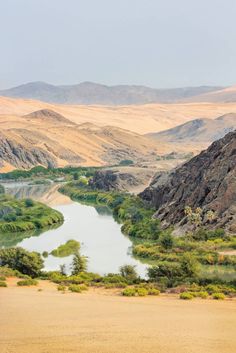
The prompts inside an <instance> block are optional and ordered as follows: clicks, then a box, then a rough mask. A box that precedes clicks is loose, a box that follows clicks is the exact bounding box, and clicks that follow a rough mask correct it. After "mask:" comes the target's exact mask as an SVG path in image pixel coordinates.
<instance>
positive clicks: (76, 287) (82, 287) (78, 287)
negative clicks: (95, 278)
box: [68, 284, 88, 293]
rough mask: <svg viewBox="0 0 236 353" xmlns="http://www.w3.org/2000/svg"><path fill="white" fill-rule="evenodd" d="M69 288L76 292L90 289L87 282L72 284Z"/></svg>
mask: <svg viewBox="0 0 236 353" xmlns="http://www.w3.org/2000/svg"><path fill="white" fill-rule="evenodd" d="M68 289H69V290H70V291H71V292H74V293H81V292H82V291H85V290H88V287H87V286H86V285H85V284H71V285H70V286H69V288H68Z"/></svg>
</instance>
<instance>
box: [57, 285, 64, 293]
mask: <svg viewBox="0 0 236 353" xmlns="http://www.w3.org/2000/svg"><path fill="white" fill-rule="evenodd" d="M57 290H58V291H62V292H64V291H65V290H66V286H63V285H62V284H59V286H57Z"/></svg>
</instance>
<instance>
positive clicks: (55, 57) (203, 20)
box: [0, 0, 236, 89]
mask: <svg viewBox="0 0 236 353" xmlns="http://www.w3.org/2000/svg"><path fill="white" fill-rule="evenodd" d="M235 18H236V0H0V89H3V88H9V87H12V86H16V85H20V84H22V83H26V82H32V81H45V82H48V83H52V84H59V85H60V84H75V83H79V82H83V81H93V82H98V83H103V84H107V85H116V84H138V85H139V84H140V85H146V86H150V87H155V88H170V87H183V86H200V85H223V86H229V85H234V84H236V21H235Z"/></svg>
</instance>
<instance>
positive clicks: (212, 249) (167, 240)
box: [60, 181, 236, 288]
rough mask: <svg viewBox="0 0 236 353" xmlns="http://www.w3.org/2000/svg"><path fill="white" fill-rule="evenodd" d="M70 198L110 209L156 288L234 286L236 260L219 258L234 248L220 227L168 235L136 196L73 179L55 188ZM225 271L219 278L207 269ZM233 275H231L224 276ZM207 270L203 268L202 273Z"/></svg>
mask: <svg viewBox="0 0 236 353" xmlns="http://www.w3.org/2000/svg"><path fill="white" fill-rule="evenodd" d="M60 191H61V192H62V193H65V194H67V195H68V196H70V197H71V198H72V199H73V200H77V201H79V202H81V203H86V204H91V205H103V206H107V207H109V208H110V209H111V210H112V213H113V216H114V218H115V219H116V221H118V222H119V223H122V227H121V230H122V232H123V233H124V234H126V235H128V236H129V237H130V239H131V240H133V243H134V245H133V254H134V256H136V257H138V258H143V259H144V261H152V264H153V266H152V267H150V268H149V270H148V276H149V279H150V280H151V281H152V282H156V283H160V284H161V286H163V287H165V288H168V287H175V286H178V285H180V284H183V283H190V284H191V283H198V284H199V285H205V284H209V283H218V284H223V283H228V284H229V285H233V286H235V284H236V271H235V269H236V257H235V256H231V255H226V254H222V253H221V252H222V251H224V250H230V249H231V250H232V249H236V237H235V235H229V234H227V233H226V232H225V231H224V230H223V229H212V230H206V229H204V228H202V227H201V226H199V227H196V229H195V231H194V232H189V233H188V234H185V235H183V236H179V237H174V236H172V229H171V228H170V229H165V230H163V229H162V227H161V224H160V221H159V220H158V219H155V218H153V217H152V216H153V214H154V212H155V210H153V209H152V208H150V207H148V206H147V205H146V204H145V203H144V202H143V201H142V200H141V199H140V198H139V197H138V196H134V195H130V194H127V193H120V192H103V191H100V190H92V189H91V188H90V187H89V185H87V186H84V187H81V185H78V183H77V182H76V181H74V182H70V183H68V184H66V185H64V186H62V187H61V188H60ZM216 266H218V268H224V271H221V273H222V275H221V276H219V275H216V274H215V271H214V272H213V273H212V275H210V271H209V268H211V267H212V268H214V269H215V268H216ZM227 268H228V269H229V272H231V271H232V276H225V275H224V273H227ZM205 269H206V270H205Z"/></svg>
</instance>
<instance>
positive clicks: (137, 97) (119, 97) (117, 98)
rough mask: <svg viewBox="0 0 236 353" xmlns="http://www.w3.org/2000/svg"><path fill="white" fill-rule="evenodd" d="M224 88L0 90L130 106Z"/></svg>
mask: <svg viewBox="0 0 236 353" xmlns="http://www.w3.org/2000/svg"><path fill="white" fill-rule="evenodd" d="M219 89H222V87H208V86H201V87H186V88H173V89H154V88H149V87H145V86H132V85H118V86H106V85H101V84H97V83H93V82H83V83H79V84H77V85H68V86H54V85H50V84H48V83H45V82H31V83H26V84H24V85H21V86H18V87H14V88H10V89H7V90H1V91H0V96H5V97H13V98H28V99H37V100H41V101H44V102H48V103H62V104H85V105H86V104H104V105H128V104H145V103H172V102H178V101H181V100H187V99H189V98H192V97H195V96H199V95H203V94H206V93H210V92H213V91H216V90H219Z"/></svg>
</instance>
